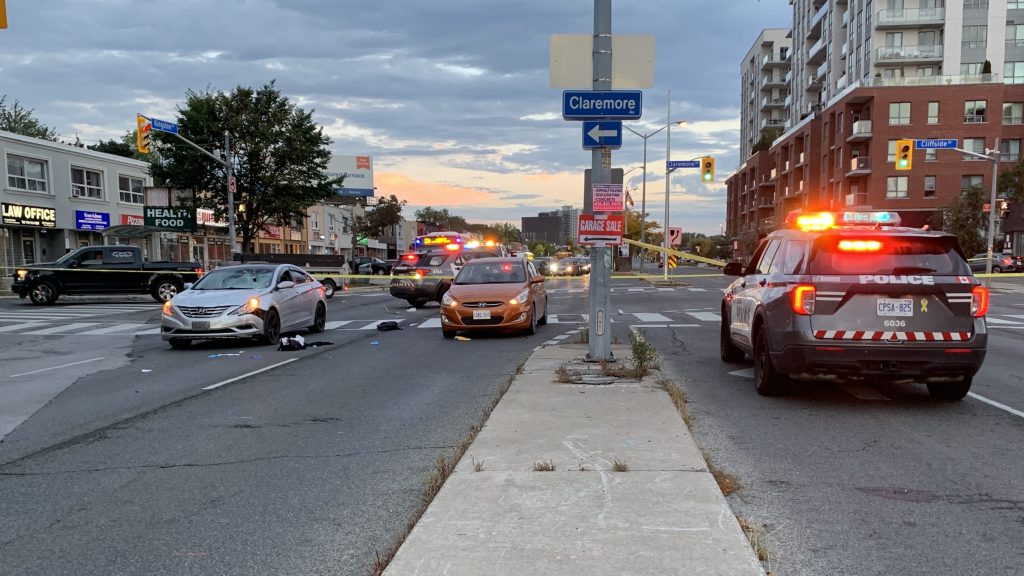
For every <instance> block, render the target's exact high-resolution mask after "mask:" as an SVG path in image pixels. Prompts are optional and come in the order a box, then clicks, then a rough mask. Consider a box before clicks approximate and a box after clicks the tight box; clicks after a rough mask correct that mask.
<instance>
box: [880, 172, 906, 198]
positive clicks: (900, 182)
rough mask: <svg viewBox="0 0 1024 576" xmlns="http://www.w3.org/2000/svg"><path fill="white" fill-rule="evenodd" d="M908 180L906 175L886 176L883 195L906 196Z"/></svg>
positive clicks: (891, 196) (889, 196)
mask: <svg viewBox="0 0 1024 576" xmlns="http://www.w3.org/2000/svg"><path fill="white" fill-rule="evenodd" d="M908 180H909V178H907V177H906V176H889V177H888V178H886V187H885V197H886V198H906V197H907V181H908Z"/></svg>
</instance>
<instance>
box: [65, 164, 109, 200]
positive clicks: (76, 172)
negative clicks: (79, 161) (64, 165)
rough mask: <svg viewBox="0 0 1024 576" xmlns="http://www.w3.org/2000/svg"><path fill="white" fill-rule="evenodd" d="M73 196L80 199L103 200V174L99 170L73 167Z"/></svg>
mask: <svg viewBox="0 0 1024 576" xmlns="http://www.w3.org/2000/svg"><path fill="white" fill-rule="evenodd" d="M71 195H72V196H77V197H79V198H93V199H96V200H102V199H103V174H101V173H100V172H99V171H98V170H89V169H88V168H75V167H74V166H72V167H71Z"/></svg>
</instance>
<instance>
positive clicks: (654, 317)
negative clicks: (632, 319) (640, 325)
mask: <svg viewBox="0 0 1024 576" xmlns="http://www.w3.org/2000/svg"><path fill="white" fill-rule="evenodd" d="M633 316H636V317H637V319H638V320H640V321H641V322H671V321H672V319H671V318H669V317H667V316H663V315H661V314H656V313H651V312H634V313H633Z"/></svg>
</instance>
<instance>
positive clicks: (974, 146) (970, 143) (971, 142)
mask: <svg viewBox="0 0 1024 576" xmlns="http://www.w3.org/2000/svg"><path fill="white" fill-rule="evenodd" d="M964 150H970V151H971V152H976V153H978V154H984V153H985V139H984V138H964ZM964 160H983V158H978V157H977V156H971V155H970V154H964Z"/></svg>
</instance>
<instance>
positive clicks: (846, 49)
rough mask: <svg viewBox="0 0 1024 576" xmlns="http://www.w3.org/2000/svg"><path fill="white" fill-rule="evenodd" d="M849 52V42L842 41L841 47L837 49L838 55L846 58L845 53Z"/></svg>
mask: <svg viewBox="0 0 1024 576" xmlns="http://www.w3.org/2000/svg"><path fill="white" fill-rule="evenodd" d="M849 52H850V44H849V43H848V42H843V47H842V48H840V49H839V55H840V56H841V57H843V58H846V55H847V54H848V53H849Z"/></svg>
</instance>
